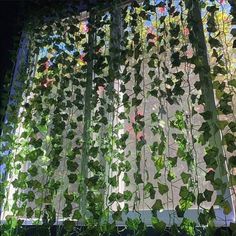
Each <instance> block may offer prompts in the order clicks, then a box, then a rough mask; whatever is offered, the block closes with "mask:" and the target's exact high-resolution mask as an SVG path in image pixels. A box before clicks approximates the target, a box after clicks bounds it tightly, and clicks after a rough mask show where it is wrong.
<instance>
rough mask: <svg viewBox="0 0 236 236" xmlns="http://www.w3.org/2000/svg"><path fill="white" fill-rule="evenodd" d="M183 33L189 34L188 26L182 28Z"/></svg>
mask: <svg viewBox="0 0 236 236" xmlns="http://www.w3.org/2000/svg"><path fill="white" fill-rule="evenodd" d="M183 34H184V36H185V37H187V36H189V34H190V31H189V28H187V27H185V28H184V30H183Z"/></svg>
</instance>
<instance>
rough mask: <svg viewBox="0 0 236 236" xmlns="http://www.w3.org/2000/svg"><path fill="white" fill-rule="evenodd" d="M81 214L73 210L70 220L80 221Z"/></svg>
mask: <svg viewBox="0 0 236 236" xmlns="http://www.w3.org/2000/svg"><path fill="white" fill-rule="evenodd" d="M81 217H82V216H81V214H80V211H79V210H75V211H74V213H73V216H72V219H76V220H80V219H81Z"/></svg>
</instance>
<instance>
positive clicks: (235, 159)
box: [229, 156, 236, 168]
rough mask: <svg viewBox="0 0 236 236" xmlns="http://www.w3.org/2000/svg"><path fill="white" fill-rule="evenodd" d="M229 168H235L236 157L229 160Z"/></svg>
mask: <svg viewBox="0 0 236 236" xmlns="http://www.w3.org/2000/svg"><path fill="white" fill-rule="evenodd" d="M229 166H230V168H235V167H236V156H231V157H230V158H229Z"/></svg>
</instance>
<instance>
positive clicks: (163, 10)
mask: <svg viewBox="0 0 236 236" xmlns="http://www.w3.org/2000/svg"><path fill="white" fill-rule="evenodd" d="M157 9H158V11H159V12H160V13H161V14H164V13H165V11H166V8H165V7H158V8H157Z"/></svg>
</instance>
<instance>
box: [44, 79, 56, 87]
mask: <svg viewBox="0 0 236 236" xmlns="http://www.w3.org/2000/svg"><path fill="white" fill-rule="evenodd" d="M53 82H54V79H50V78H46V79H43V80H42V81H41V86H42V87H43V88H48V87H51V86H52V85H53Z"/></svg>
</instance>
